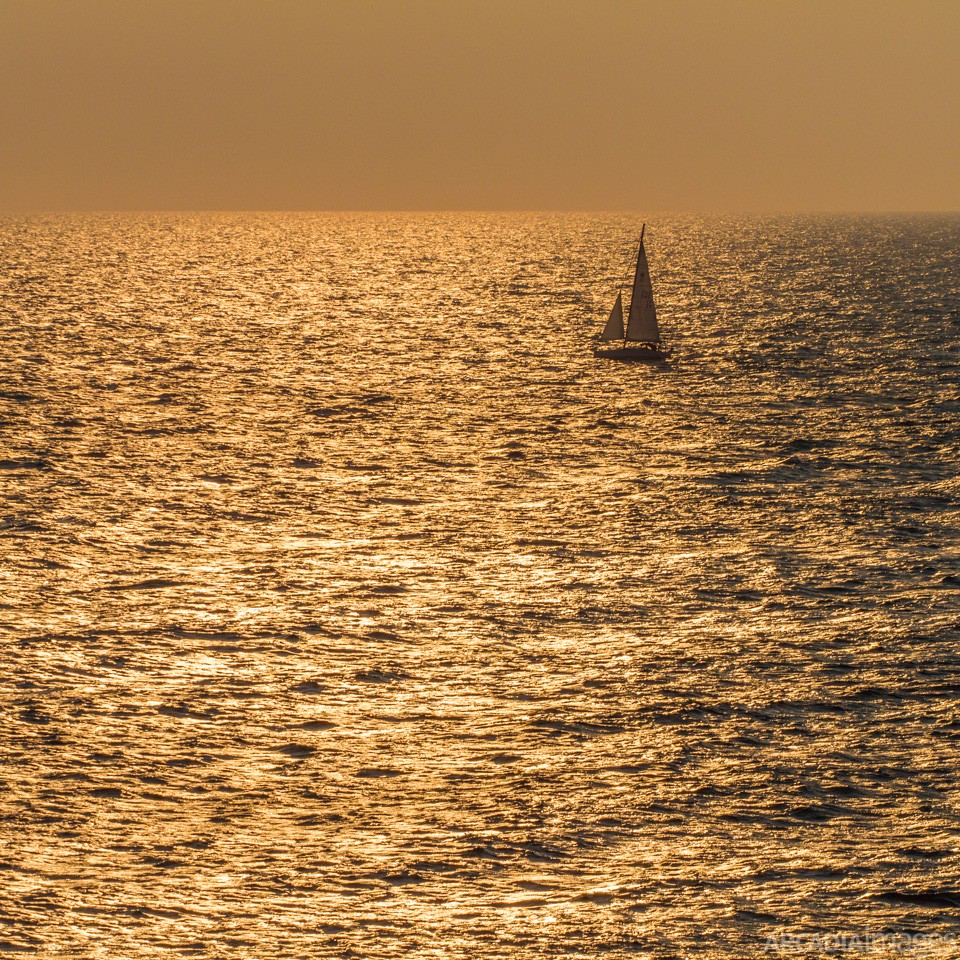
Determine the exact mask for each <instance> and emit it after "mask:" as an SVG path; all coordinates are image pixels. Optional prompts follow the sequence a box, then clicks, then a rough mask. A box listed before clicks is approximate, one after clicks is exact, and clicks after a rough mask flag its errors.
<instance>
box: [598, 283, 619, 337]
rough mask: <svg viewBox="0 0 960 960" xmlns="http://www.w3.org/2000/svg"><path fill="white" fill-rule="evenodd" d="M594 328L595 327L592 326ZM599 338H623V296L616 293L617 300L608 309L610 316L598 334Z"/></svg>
mask: <svg viewBox="0 0 960 960" xmlns="http://www.w3.org/2000/svg"><path fill="white" fill-rule="evenodd" d="M594 329H596V328H594ZM600 339H601V340H622V339H623V297H622V296H621V295H620V294H619V293H618V294H617V302H616V303H615V304H614V305H613V309H612V310H611V311H610V317H609V319H608V320H607V325H606V326H605V327H604V328H603V333H601V334H600Z"/></svg>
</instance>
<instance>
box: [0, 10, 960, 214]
mask: <svg viewBox="0 0 960 960" xmlns="http://www.w3.org/2000/svg"><path fill="white" fill-rule="evenodd" d="M84 209H87V210H89V209H97V210H114V209H155V210H159V209H180V210H188V209H259V210H280V209H284V210H291V209H297V210H323V209H526V210H530V209H555V210H570V209H603V210H642V211H666V210H672V211H680V210H689V211H770V210H783V211H788V210H801V211H808V210H818V211H819V210H823V211H828V210H842V211H847V210H849V211H854V210H869V211H883V210H952V211H957V210H960V0H656V2H649V0H186V2H181V0H0V210H6V211H22V210H84Z"/></svg>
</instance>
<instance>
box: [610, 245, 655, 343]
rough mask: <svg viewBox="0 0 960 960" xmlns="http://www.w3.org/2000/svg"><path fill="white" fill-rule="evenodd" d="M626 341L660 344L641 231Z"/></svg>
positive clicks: (651, 285) (618, 299)
mask: <svg viewBox="0 0 960 960" xmlns="http://www.w3.org/2000/svg"><path fill="white" fill-rule="evenodd" d="M617 303H618V304H619V303H620V298H619V296H618V297H617ZM614 309H616V307H614ZM611 317H612V314H611ZM609 327H610V322H609V321H608V322H607V328H609ZM604 332H606V331H604ZM627 340H642V341H645V342H648V343H659V342H660V328H659V327H658V326H657V308H656V307H655V306H654V305H653V284H652V283H651V282H650V268H649V267H648V266H647V251H646V250H644V249H643V231H641V232H640V252H639V253H638V254H637V269H636V272H635V273H634V275H633V295H632V296H631V298H630V318H629V319H628V320H627Z"/></svg>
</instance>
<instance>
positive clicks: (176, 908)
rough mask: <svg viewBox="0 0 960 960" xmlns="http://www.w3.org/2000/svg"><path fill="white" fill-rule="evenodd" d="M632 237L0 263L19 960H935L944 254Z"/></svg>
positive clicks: (672, 221)
mask: <svg viewBox="0 0 960 960" xmlns="http://www.w3.org/2000/svg"><path fill="white" fill-rule="evenodd" d="M639 227H640V223H639V218H637V217H632V216H626V215H603V214H565V215H559V214H557V215H548V214H323V215H306V214H304V215H280V214H277V215H183V216H174V215H155V216H151V215H136V216H134V215H124V216H119V215H118V216H79V215H78V216H64V217H46V218H44V217H35V218H20V219H13V218H7V219H4V220H0V252H2V258H0V357H2V368H0V369H2V372H3V376H2V382H0V507H2V510H0V641H2V642H0V656H2V658H3V659H2V670H0V718H2V719H0V724H2V730H3V735H2V737H0V786H2V790H0V892H2V896H0V921H2V922H0V951H9V952H10V953H11V954H25V955H34V956H37V957H90V958H104V960H106V958H111V960H114V958H120V957H122V958H145V957H158V956H160V957H162V956H199V957H210V958H218V957H244V958H287V957H326V956H330V957H363V958H367V957H369V958H380V957H390V956H417V957H457V958H461V957H462V958H493V957H510V958H520V957H524V958H526V957H552V956H567V957H596V956H610V957H619V956H623V957H626V956H639V957H650V958H662V960H666V958H691V957H705V958H727V957H737V958H740V957H753V956H765V955H769V956H776V955H781V954H782V955H786V954H788V953H790V951H791V950H792V951H793V952H794V953H796V952H800V951H801V950H805V951H806V955H811V953H813V954H815V955H827V954H829V953H830V951H831V950H834V948H835V947H836V948H837V949H839V947H838V945H840V944H842V945H844V946H843V949H844V950H852V949H853V947H852V946H850V944H852V943H853V942H854V941H853V939H851V938H859V939H858V940H857V943H859V944H861V945H865V946H864V949H863V950H862V951H861V953H860V954H858V955H868V956H871V957H881V956H882V957H887V956H902V955H904V952H905V951H906V950H910V951H913V952H914V953H915V954H916V953H917V952H918V951H920V950H926V951H927V952H926V953H925V954H923V955H925V956H943V957H953V956H956V955H957V951H958V950H960V913H958V908H960V786H958V772H960V765H958V760H960V597H958V593H960V590H958V588H960V537H958V534H960V480H958V468H960V375H958V374H960V217H956V216H954V217H895V218H867V217H856V218H854V217H848V218H839V217H838V218H827V217H821V218H763V219H758V218H754V219H750V218H735V217H729V218H723V217H716V218H711V219H700V218H696V217H680V216H664V217H660V218H654V217H649V218H648V224H647V235H646V237H647V239H646V243H647V252H648V256H649V260H650V267H651V272H652V276H653V281H654V290H655V295H656V298H657V305H658V310H659V313H660V322H661V327H662V329H663V332H664V334H665V336H666V337H667V339H668V341H669V343H670V344H671V346H672V348H673V355H672V359H671V361H670V363H669V364H668V365H665V366H653V365H630V364H618V363H613V362H610V361H604V360H599V359H595V358H594V356H593V350H592V347H593V342H592V341H593V338H594V337H595V336H596V334H597V333H598V332H599V329H600V328H601V326H602V324H603V321H604V319H605V317H606V313H607V312H608V311H609V309H610V306H611V305H612V303H613V299H614V297H615V294H616V287H617V284H618V282H619V281H620V279H621V278H622V277H623V276H624V274H625V273H626V272H627V270H628V267H629V258H630V254H631V251H632V250H635V247H634V244H635V241H636V235H637V233H638V232H639ZM831 938H832V939H831ZM843 938H847V939H843ZM870 938H872V939H870ZM858 949H859V948H858ZM835 953H836V950H834V954H831V955H835Z"/></svg>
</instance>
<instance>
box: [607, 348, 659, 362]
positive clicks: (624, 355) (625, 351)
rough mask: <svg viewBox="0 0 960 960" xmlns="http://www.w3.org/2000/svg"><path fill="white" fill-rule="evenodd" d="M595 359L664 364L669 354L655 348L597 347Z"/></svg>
mask: <svg viewBox="0 0 960 960" xmlns="http://www.w3.org/2000/svg"><path fill="white" fill-rule="evenodd" d="M593 355H594V356H595V357H600V358H601V359H603V360H620V361H625V362H628V363H663V362H665V361H666V359H667V354H666V353H664V352H663V351H662V350H657V349H656V348H654V347H597V349H596V350H594V351H593Z"/></svg>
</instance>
